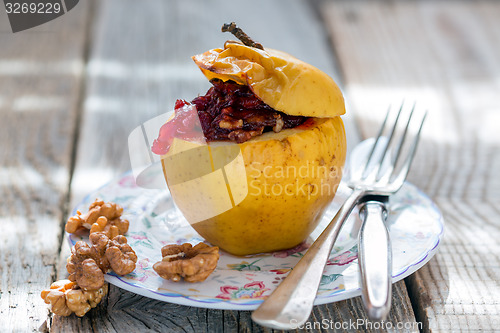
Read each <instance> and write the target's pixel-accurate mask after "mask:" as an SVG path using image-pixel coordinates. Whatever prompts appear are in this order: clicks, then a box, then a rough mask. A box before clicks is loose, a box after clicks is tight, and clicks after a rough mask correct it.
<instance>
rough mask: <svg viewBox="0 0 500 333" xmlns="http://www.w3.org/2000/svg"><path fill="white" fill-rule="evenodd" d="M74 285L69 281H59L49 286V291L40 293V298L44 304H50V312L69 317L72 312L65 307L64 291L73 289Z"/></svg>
mask: <svg viewBox="0 0 500 333" xmlns="http://www.w3.org/2000/svg"><path fill="white" fill-rule="evenodd" d="M74 286H76V283H74V282H71V281H69V280H59V281H56V282H54V283H52V284H51V285H50V289H45V290H43V291H42V293H41V294H40V296H41V297H42V298H43V300H44V301H45V303H46V304H50V307H49V308H50V311H52V312H53V313H55V314H56V315H59V316H69V315H70V314H71V313H72V311H71V310H70V309H69V308H68V306H67V305H66V291H68V290H71V289H73V287H74Z"/></svg>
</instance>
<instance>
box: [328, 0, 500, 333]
mask: <svg viewBox="0 0 500 333" xmlns="http://www.w3.org/2000/svg"><path fill="white" fill-rule="evenodd" d="M323 9H324V10H323V13H324V17H325V21H327V22H328V27H329V30H330V32H331V34H332V40H333V41H334V43H335V46H336V49H337V50H338V55H339V62H340V65H341V66H342V69H343V72H344V74H345V77H344V82H345V91H346V93H347V98H348V99H349V100H351V102H352V104H353V111H355V113H356V118H357V120H358V123H359V124H360V128H361V129H362V133H363V136H370V135H373V134H374V131H375V130H376V128H377V126H376V125H375V124H376V123H380V122H381V121H382V118H383V115H384V113H385V107H386V104H387V103H389V102H394V101H395V102H396V103H398V102H399V101H400V100H401V98H402V97H406V98H407V99H410V100H411V99H415V100H416V101H417V102H418V105H420V106H421V107H422V108H428V109H429V117H428V121H427V123H426V125H425V129H424V133H423V138H422V140H421V146H420V148H419V152H418V154H417V157H416V159H415V163H414V166H413V168H412V171H411V173H410V177H409V179H410V181H411V182H413V183H415V184H417V185H418V186H419V187H420V188H422V189H423V190H424V191H425V192H427V193H428V194H429V195H431V196H432V197H433V198H434V199H435V200H436V202H437V203H438V205H439V207H440V208H441V210H442V211H443V213H444V216H445V221H446V222H447V227H446V228H447V229H446V235H445V239H444V242H443V243H442V245H441V248H440V252H439V253H438V254H437V255H436V258H435V259H433V260H432V261H431V262H430V263H429V264H428V265H427V266H426V267H424V268H423V269H421V270H420V271H418V272H417V273H416V274H414V275H413V276H412V277H411V278H410V279H408V280H407V282H408V286H409V289H410V290H411V296H412V298H413V300H414V305H415V311H416V315H417V320H421V321H423V322H424V325H425V326H424V331H435V332H441V331H450V330H455V331H456V330H467V331H476V330H483V331H494V330H495V329H498V324H499V321H498V318H499V317H500V305H499V303H498V300H499V299H500V291H499V288H498V281H499V280H500V270H499V269H498V267H499V266H500V258H499V256H498V253H500V246H499V243H498V238H499V236H500V224H499V221H500V212H499V210H498V208H497V207H498V204H499V203H500V195H499V186H498V184H499V181H500V176H498V172H496V170H498V163H499V156H500V154H499V152H500V133H499V132H498V128H497V125H496V124H497V123H498V119H499V118H498V117H499V116H498V115H499V112H500V101H499V99H498V95H499V93H500V82H499V81H498V78H499V77H500V64H499V62H498V59H500V47H499V46H498V45H500V44H499V41H500V22H499V21H498V17H500V4H499V3H496V2H490V1H480V2H474V3H469V2H458V1H457V2H446V3H444V2H427V1H422V2H418V1H417V2H415V1H408V2H406V1H402V2H377V3H373V2H348V1H338V2H333V3H325V4H324V5H323Z"/></svg>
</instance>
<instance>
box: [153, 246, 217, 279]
mask: <svg viewBox="0 0 500 333" xmlns="http://www.w3.org/2000/svg"><path fill="white" fill-rule="evenodd" d="M161 254H162V257H163V260H162V261H159V262H157V263H156V264H154V265H153V269H154V270H155V271H156V272H157V273H158V274H159V275H160V276H161V277H162V278H164V279H167V280H172V281H174V282H177V281H180V280H181V277H182V278H184V281H187V282H201V281H204V280H205V279H206V278H207V277H208V276H209V275H210V274H211V273H212V272H213V271H214V269H215V267H216V266H217V261H218V260H219V248H218V247H217V246H213V247H212V246H208V245H207V244H205V243H199V244H197V245H195V246H194V247H193V246H192V245H191V244H189V243H184V244H182V245H176V244H172V245H165V246H164V247H163V248H162V249H161Z"/></svg>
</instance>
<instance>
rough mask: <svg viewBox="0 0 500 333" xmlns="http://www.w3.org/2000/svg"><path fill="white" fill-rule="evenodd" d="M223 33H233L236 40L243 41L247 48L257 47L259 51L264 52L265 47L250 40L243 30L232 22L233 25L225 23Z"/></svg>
mask: <svg viewBox="0 0 500 333" xmlns="http://www.w3.org/2000/svg"><path fill="white" fill-rule="evenodd" d="M221 31H222V32H230V33H232V34H233V35H234V36H235V37H236V38H238V39H239V40H241V42H242V43H243V44H245V45H246V46H250V47H255V48H257V49H261V50H264V47H263V46H262V44H260V43H257V42H255V41H254V40H253V39H252V38H250V37H249V36H248V35H247V34H246V33H245V32H243V30H241V28H239V27H238V26H237V25H236V23H234V22H231V23H224V25H223V26H222V29H221Z"/></svg>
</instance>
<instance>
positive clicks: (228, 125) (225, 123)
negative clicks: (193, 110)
mask: <svg viewBox="0 0 500 333" xmlns="http://www.w3.org/2000/svg"><path fill="white" fill-rule="evenodd" d="M219 127H220V128H225V129H230V130H234V129H238V128H242V127H243V119H234V118H233V117H231V116H228V115H222V120H221V121H220V122H219Z"/></svg>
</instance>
